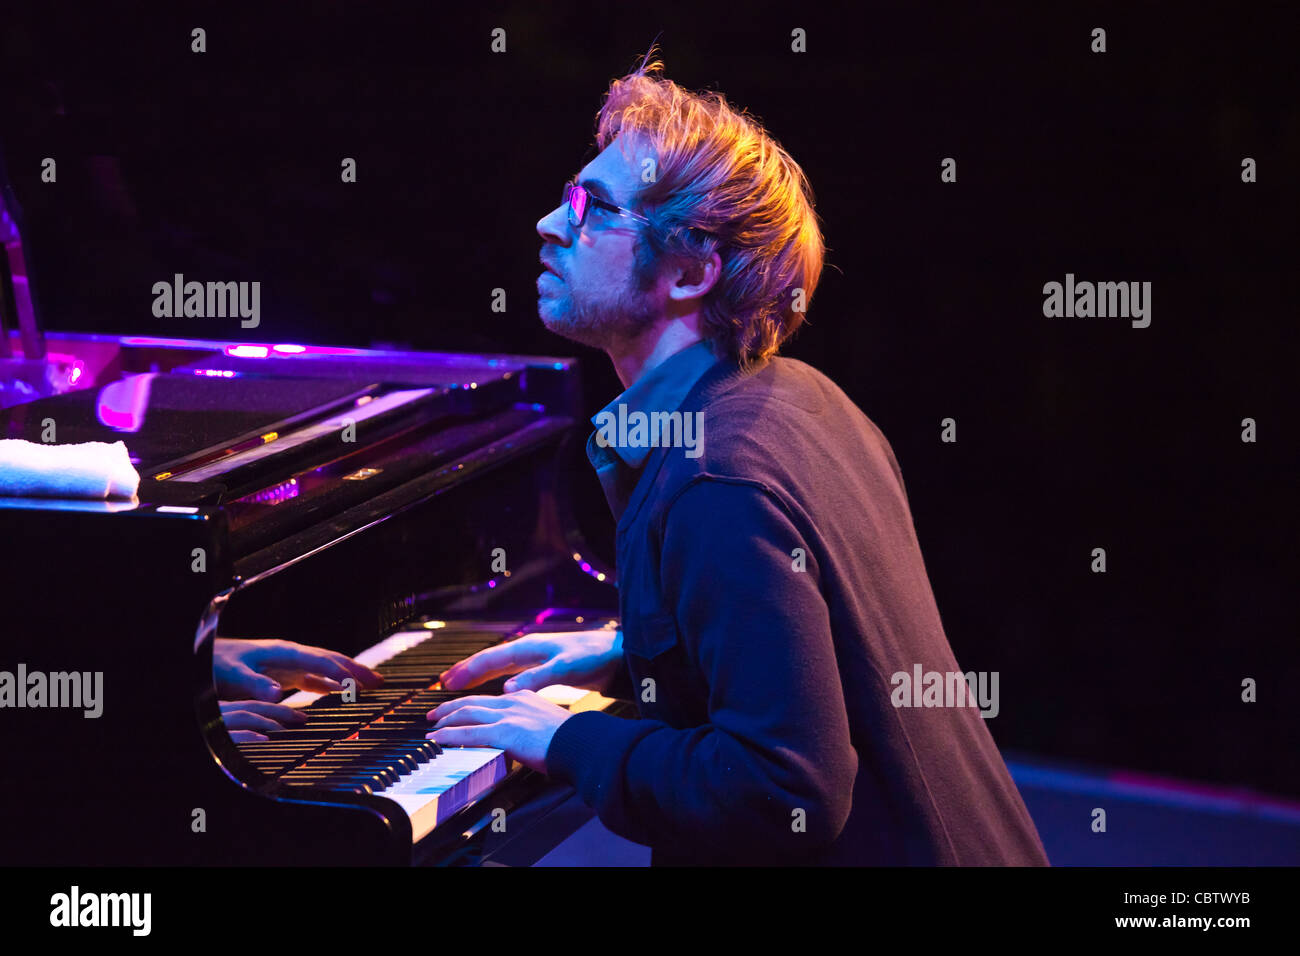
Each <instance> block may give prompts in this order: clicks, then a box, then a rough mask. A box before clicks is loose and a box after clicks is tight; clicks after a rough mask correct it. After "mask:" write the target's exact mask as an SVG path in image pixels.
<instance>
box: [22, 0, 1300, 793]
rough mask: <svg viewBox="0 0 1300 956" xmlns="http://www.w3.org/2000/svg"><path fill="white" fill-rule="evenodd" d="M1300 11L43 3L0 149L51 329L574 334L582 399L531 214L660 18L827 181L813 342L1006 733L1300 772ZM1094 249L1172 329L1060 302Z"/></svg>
mask: <svg viewBox="0 0 1300 956" xmlns="http://www.w3.org/2000/svg"><path fill="white" fill-rule="evenodd" d="M1288 6H1289V5H1277V6H1271V5H1261V4H1248V5H1234V6H1219V7H1214V6H1207V5H1205V4H1196V5H1195V6H1190V5H1183V4H1168V5H1164V6H1156V5H1139V6H1136V7H1135V6H1133V5H1126V6H1124V7H1116V8H1109V7H1099V6H1096V5H1089V6H1088V7H1087V8H1086V9H1085V8H1082V7H1080V8H1077V9H1073V10H1065V11H1062V10H1052V11H1044V10H1040V9H1035V8H1033V7H1030V6H1024V7H1019V8H1006V7H1002V6H1001V5H999V8H998V9H984V8H983V5H979V7H978V8H975V9H971V8H970V7H968V6H963V7H953V8H944V7H930V8H927V9H924V10H917V9H916V8H915V7H912V8H909V9H910V12H908V13H905V14H904V13H899V12H897V11H892V10H889V11H887V10H884V9H874V8H873V9H870V10H867V11H860V12H852V13H851V12H848V11H841V10H836V9H834V8H833V7H826V8H823V7H820V6H818V5H813V4H793V5H792V4H788V3H783V4H775V5H763V4H744V5H738V6H736V7H735V9H734V10H725V11H724V10H723V9H722V5H705V4H682V5H679V6H673V5H666V4H663V3H654V4H646V5H635V6H633V5H628V7H630V9H628V8H625V7H624V6H623V5H617V4H609V5H603V4H600V5H598V4H590V5H588V4H573V3H569V4H534V3H507V4H489V3H483V4H465V5H456V6H452V5H444V4H436V5H435V4H409V5H396V4H383V5H382V7H383V11H382V12H376V11H375V10H374V9H372V8H371V6H370V5H366V4H361V3H355V4H352V3H337V2H336V3H314V4H312V5H311V6H310V7H309V8H308V7H306V6H302V7H298V6H294V5H288V4H285V5H280V4H273V5H267V7H266V8H264V9H255V8H250V9H249V10H247V11H243V12H241V11H240V10H239V9H238V8H232V7H230V6H228V5H225V4H223V5H220V6H211V7H200V8H197V9H198V11H199V12H184V13H181V12H178V11H176V10H174V9H173V8H171V7H170V5H163V4H158V5H156V6H119V7H116V8H114V9H111V10H92V11H87V10H78V9H77V8H76V7H69V8H67V9H62V8H60V7H59V6H58V5H54V6H45V7H41V8H40V11H39V12H37V13H32V12H30V11H25V10H23V9H18V10H15V11H14V12H13V15H12V16H11V18H10V19H8V20H6V22H5V24H4V28H3V30H2V31H0V44H2V45H0V63H2V64H3V65H0V71H2V72H3V78H4V89H3V100H4V102H3V109H4V114H3V126H0V142H2V143H3V147H4V153H5V157H6V160H7V163H8V166H9V171H10V176H11V178H12V180H13V181H14V184H15V189H16V191H17V194H18V196H19V198H20V199H21V201H22V203H23V206H24V211H25V213H26V217H27V227H28V228H27V235H26V236H25V238H26V239H27V241H28V243H29V247H30V249H31V255H32V260H33V261H32V263H31V265H32V269H33V273H34V277H35V281H36V282H37V283H38V286H37V288H38V291H39V293H40V295H41V305H42V306H43V308H44V314H45V318H46V324H47V326H48V327H49V328H51V329H57V330H77V331H100V332H118V333H154V334H163V335H169V336H177V337H204V338H207V337H210V338H245V339H248V340H250V341H270V342H276V341H290V342H297V341H307V342H314V343H322V344H345V345H349V344H350V345H366V344H371V343H388V344H400V345H403V346H409V347H412V348H418V349H436V350H449V351H509V352H529V353H545V354H560V355H570V354H579V355H581V356H582V357H583V359H584V374H585V376H586V382H587V394H588V398H589V409H590V411H592V412H594V411H595V410H597V409H598V408H600V407H601V406H602V405H604V404H605V403H606V402H608V401H609V400H610V399H612V398H613V397H614V396H615V395H616V394H617V393H618V392H619V391H620V390H621V387H620V386H619V384H618V381H617V379H616V378H615V377H614V375H613V373H612V372H611V370H610V369H609V366H608V362H607V361H606V360H605V358H604V356H602V355H601V354H599V353H595V352H592V351H590V350H585V349H581V348H580V347H578V346H575V345H572V344H570V343H568V342H565V341H564V340H562V339H559V338H557V337H556V336H553V335H552V334H550V333H549V332H547V331H546V330H545V329H543V328H542V327H541V325H540V323H539V322H538V320H537V315H536V308H535V307H536V291H535V286H534V282H535V279H536V276H537V273H538V272H539V271H540V268H539V266H538V263H537V253H538V250H539V248H540V239H539V237H538V236H537V234H536V231H535V223H536V221H537V220H538V219H539V218H540V217H541V216H542V215H544V214H545V213H546V212H547V211H549V210H550V209H551V208H553V207H554V206H555V205H556V204H557V203H558V200H559V195H558V194H559V190H560V185H561V183H562V182H563V180H564V179H565V178H566V177H567V176H568V175H569V174H571V173H572V172H574V171H576V169H578V168H579V167H580V166H581V165H582V163H584V162H585V161H586V160H588V159H590V158H591V157H592V156H593V155H594V150H593V149H592V145H593V131H594V130H593V120H594V117H595V114H596V111H597V109H598V108H599V105H600V102H601V97H602V95H603V93H604V91H605V88H606V85H607V83H608V81H609V80H610V79H611V78H613V77H615V76H618V75H620V74H622V73H624V72H626V71H628V70H629V69H631V68H632V67H633V66H634V65H635V63H636V62H637V61H638V59H639V56H640V55H641V54H643V53H644V52H645V50H646V49H647V48H648V46H649V45H650V42H651V41H652V40H653V39H655V37H656V36H659V37H660V42H661V45H662V51H663V55H664V59H665V61H666V65H667V76H668V77H669V78H671V79H674V80H676V81H677V82H679V83H681V84H683V85H684V86H687V87H689V88H694V89H700V88H706V87H707V88H711V89H718V90H721V91H722V92H724V93H725V94H726V95H727V96H728V97H729V98H730V100H731V101H732V102H733V103H735V104H737V105H740V106H743V107H745V108H747V109H748V110H749V111H750V112H751V113H753V114H754V115H756V116H757V117H759V118H760V119H761V120H762V121H764V122H765V123H766V125H767V126H768V128H769V130H770V131H771V132H772V134H773V135H774V136H776V137H777V138H778V139H779V140H780V141H781V142H782V144H783V145H784V146H785V147H786V148H787V149H788V150H789V151H790V152H791V154H792V155H793V156H794V158H795V159H796V160H797V161H798V162H799V163H801V164H802V166H803V168H804V169H805V171H806V172H807V174H808V176H809V177H810V179H811V181H812V184H813V186H814V189H815V190H816V197H817V208H818V211H819V213H820V215H821V216H822V219H823V222H824V230H825V236H826V241H827V244H828V246H829V254H828V266H827V269H826V271H825V273H824V274H823V278H822V284H821V287H820V289H819V290H818V292H817V294H816V296H815V297H814V299H813V300H812V305H811V308H810V311H809V319H810V322H809V324H808V325H807V327H806V328H805V329H803V330H802V331H801V332H800V334H799V335H798V336H797V338H796V339H795V340H794V341H793V342H792V343H791V344H790V345H789V346H788V347H787V349H786V353H787V354H789V355H791V356H794V357H796V358H800V359H803V360H805V361H807V362H810V363H811V364H813V365H815V366H817V367H818V368H820V369H822V370H823V371H825V372H826V373H827V374H828V375H830V376H831V377H832V378H833V379H835V380H836V381H837V382H838V383H839V384H840V385H841V386H842V387H843V388H844V389H845V391H846V392H847V393H848V394H849V396H850V397H851V398H852V399H853V400H854V401H855V402H857V403H858V405H859V406H860V407H861V408H862V409H863V410H864V411H865V412H866V413H867V415H868V416H870V417H871V418H872V419H873V420H874V421H875V422H876V423H877V424H878V425H879V426H880V427H881V428H882V430H883V431H884V432H885V434H886V435H887V436H888V438H889V440H890V442H891V443H892V445H893V447H894V449H895V452H896V454H897V456H898V458H899V460H900V463H901V465H902V468H903V473H904V477H905V479H906V481H907V488H908V492H909V496H910V500H911V504H912V509H913V513H914V516H915V521H916V526H917V530H918V534H919V537H920V540H921V545H922V548H923V551H924V553H925V556H926V562H927V566H928V569H929V571H930V575H931V578H932V582H933V585H934V589H935V593H936V596H937V599H938V603H939V607H940V610H941V612H942V614H943V619H944V623H945V628H946V630H947V633H948V636H949V639H950V641H951V643H952V645H953V647H954V648H955V650H956V652H957V658H958V660H959V662H960V663H961V665H962V666H963V667H964V668H966V669H974V670H996V671H999V672H1000V675H1001V686H1000V691H1001V708H1002V709H1001V714H1000V715H999V716H998V717H997V718H996V719H995V720H993V721H992V722H991V724H990V729H991V730H992V731H993V734H994V736H995V737H996V739H997V740H998V743H999V744H1000V745H1001V746H1003V747H1004V748H1010V749H1014V750H1020V751H1027V752H1031V753H1035V754H1040V755H1043V756H1048V757H1054V758H1066V759H1068V760H1078V761H1085V762H1089V763H1096V764H1104V765H1110V766H1118V767H1128V768H1135V769H1140V770H1143V771H1147V772H1153V773H1167V774H1174V775H1179V776H1184V777H1190V778H1194V779H1199V780H1204V781H1213V782H1219V783H1226V784H1231V785H1241V786H1248V787H1256V788H1261V789H1264V790H1268V791H1274V792H1279V793H1291V794H1300V770H1298V764H1300V761H1297V759H1296V754H1297V752H1300V731H1298V730H1297V728H1298V726H1300V720H1297V716H1296V713H1297V712H1296V709H1295V707H1294V706H1293V704H1292V695H1293V694H1294V693H1295V691H1296V688H1297V687H1298V686H1300V666H1298V664H1297V662H1298V661H1300V655H1298V654H1297V652H1296V649H1295V645H1296V639H1297V636H1298V635H1300V627H1297V615H1296V610H1295V601H1294V597H1293V588H1294V585H1295V582H1296V580H1297V570H1300V561H1298V560H1297V551H1296V541H1297V521H1296V508H1295V491H1296V484H1297V483H1296V468H1295V464H1296V458H1295V454H1294V449H1295V448H1296V437H1297V436H1296V429H1295V421H1296V418H1295V413H1296V410H1297V409H1296V406H1295V403H1294V401H1293V399H1292V396H1293V394H1294V393H1293V378H1292V376H1293V372H1294V369H1295V366H1296V359H1297V355H1298V351H1297V335H1296V331H1295V322H1296V316H1297V311H1296V307H1295V298H1294V295H1295V282H1296V280H1295V275H1296V268H1295V262H1296V252H1297V243H1296V238H1297V237H1296V231H1297V227H1296V222H1297V211H1300V204H1298V203H1297V201H1296V200H1297V194H1296V185H1295V177H1296V175H1297V170H1298V169H1300V165H1298V164H1297V160H1298V159H1300V148H1298V147H1300V121H1298V119H1297V110H1296V92H1297V88H1298V85H1297V82H1296V80H1297V77H1296V56H1295V42H1296V37H1297V31H1296V27H1297V25H1298V23H1297V18H1296V15H1295V14H1294V13H1293V12H1290V11H1289V10H1288ZM195 26H202V27H204V28H205V29H206V30H207V44H208V48H207V52H206V53H204V54H201V55H198V54H194V53H191V52H190V35H189V32H190V30H191V28H193V27H195ZM498 26H500V27H503V28H505V30H506V31H507V52H506V53H504V54H493V53H492V52H490V46H489V44H490V32H491V30H492V29H493V28H494V27H498ZM1096 26H1100V27H1104V28H1105V29H1106V30H1107V35H1108V36H1107V40H1108V49H1109V52H1107V53H1105V54H1093V53H1091V52H1090V49H1089V48H1090V42H1091V41H1090V31H1091V29H1092V28H1093V27H1096ZM794 27H803V28H804V29H806V30H807V34H808V52H807V53H805V54H794V53H792V52H790V31H791V29H792V28H794ZM45 156H53V157H55V158H56V159H57V160H58V163H59V166H58V174H59V177H58V184H57V186H53V185H43V184H41V183H40V182H39V178H38V177H39V171H40V169H39V164H40V160H41V158H42V157H45ZM345 156H350V157H354V158H356V160H357V163H358V182H357V183H356V184H355V185H344V184H342V183H341V182H340V181H339V172H340V161H341V159H342V158H343V157H345ZM948 156H951V157H954V158H956V159H957V162H958V182H957V183H956V184H944V183H942V182H940V179H939V172H940V167H939V164H940V161H941V159H942V158H944V157H948ZM1246 156H1250V157H1253V158H1254V159H1255V160H1256V161H1257V162H1258V170H1259V171H1258V175H1259V182H1257V183H1255V184H1250V185H1247V184H1243V183H1242V182H1241V178H1240V173H1241V160H1242V158H1243V157H1246ZM175 272H182V273H185V274H186V275H187V277H193V278H199V279H214V278H216V279H221V280H259V281H261V282H262V324H261V327H260V328H258V329H256V330H252V331H249V332H243V331H241V330H239V329H238V323H237V322H236V321H230V320H225V322H224V324H223V320H220V319H155V318H154V317H153V316H152V314H151V305H152V301H153V296H152V292H151V287H152V285H153V283H154V282H156V281H159V280H167V281H170V279H171V277H172V275H173V273H175ZM1067 272H1073V273H1074V274H1075V275H1076V278H1077V279H1079V280H1089V281H1150V282H1152V283H1153V292H1152V322H1151V326H1150V327H1149V328H1146V329H1134V328H1132V327H1131V326H1130V323H1129V321H1128V320H1124V319H1100V318H1093V319H1047V318H1044V317H1043V314H1042V302H1043V294H1042V286H1043V284H1044V283H1045V282H1048V281H1057V282H1063V281H1064V278H1065V274H1066V273H1067ZM496 287H501V288H503V289H505V290H506V293H507V302H508V311H507V312H506V313H504V314H498V313H494V312H492V311H491V309H490V297H491V290H492V289H494V288H496ZM946 417H952V418H954V419H956V421H957V435H958V442H957V443H956V444H944V443H941V442H940V440H939V437H940V421H941V420H942V419H944V418H946ZM1245 417H1251V418H1254V419H1255V420H1256V421H1257V422H1258V430H1259V440H1258V442H1257V443H1256V444H1244V443H1242V442H1241V440H1240V432H1241V420H1242V419H1243V418H1245ZM815 466H816V464H815V463H810V467H815ZM574 481H575V482H578V483H580V485H581V486H582V487H583V488H584V489H585V491H586V496H587V499H588V501H589V502H590V503H591V505H592V510H591V514H592V515H598V517H597V518H595V519H593V520H598V521H600V520H603V521H604V522H605V523H606V525H607V524H608V518H607V515H605V514H604V513H603V511H602V510H601V509H603V508H604V503H603V500H602V499H601V498H600V496H599V492H598V491H597V486H596V484H595V481H594V479H593V478H592V476H591V475H590V474H589V473H587V471H586V470H585V469H583V468H582V467H581V466H577V467H575V472H574ZM605 532H606V533H608V528H607V527H606V528H605ZM1094 547H1104V548H1105V549H1106V553H1107V563H1108V570H1107V573H1105V574H1093V573H1091V572H1090V570H1089V566H1090V561H1091V556H1090V552H1091V549H1092V548H1094ZM1246 677H1251V678H1254V679H1255V680H1257V681H1258V684H1259V702H1258V703H1255V704H1245V703H1242V702H1241V700H1240V694H1241V687H1240V685H1241V681H1242V680H1243V678H1246ZM773 690H774V692H779V688H774V689H773Z"/></svg>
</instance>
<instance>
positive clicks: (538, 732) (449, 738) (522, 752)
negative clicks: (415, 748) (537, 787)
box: [426, 690, 573, 773]
mask: <svg viewBox="0 0 1300 956" xmlns="http://www.w3.org/2000/svg"><path fill="white" fill-rule="evenodd" d="M571 716H573V715H572V714H570V713H569V712H568V711H567V710H565V709H564V708H563V707H560V706H558V705H557V704H552V703H551V702H550V701H549V700H545V699H543V698H541V697H539V696H537V694H536V693H534V692H533V691H531V690H517V691H515V692H514V693H512V694H503V695H502V696H500V697H492V696H489V695H486V694H475V695H473V696H471V697H461V698H459V699H457V700H449V701H447V702H446V703H445V704H439V705H438V706H437V707H436V708H435V709H433V710H431V711H429V719H430V720H433V721H437V723H436V724H435V725H434V730H433V732H432V733H430V734H427V735H426V736H427V737H428V738H429V739H430V740H432V741H433V742H434V743H437V744H441V745H443V746H446V747H495V748H496V749H497V750H504V751H505V752H506V754H507V755H508V756H510V757H511V758H513V759H515V760H518V761H519V762H520V763H521V764H523V765H524V766H525V767H531V768H532V769H534V770H538V771H540V772H542V773H546V749H547V748H548V747H550V745H551V738H552V737H554V736H555V732H556V731H557V730H559V729H560V724H562V723H564V722H565V721H566V720H568V719H569V718H570V717H571Z"/></svg>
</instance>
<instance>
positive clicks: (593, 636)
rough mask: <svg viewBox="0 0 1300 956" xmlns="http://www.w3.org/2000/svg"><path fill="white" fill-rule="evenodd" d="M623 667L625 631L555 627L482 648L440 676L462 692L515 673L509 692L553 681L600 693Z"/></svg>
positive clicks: (546, 684)
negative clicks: (579, 629)
mask: <svg viewBox="0 0 1300 956" xmlns="http://www.w3.org/2000/svg"><path fill="white" fill-rule="evenodd" d="M622 666H623V632H622V631H616V630H612V629H608V628H602V629H600V630H595V631H552V632H547V633H538V634H528V635H526V636H524V637H520V638H517V639H515V640H513V641H507V642H506V643H504V644H497V645H495V646H493V647H489V648H488V649H487V650H484V651H479V652H478V653H477V654H474V655H473V656H471V657H467V658H465V659H464V660H463V661H460V662H459V663H456V664H453V665H452V666H451V667H449V668H448V669H447V670H446V671H444V672H443V674H442V676H441V680H442V686H443V687H446V688H447V689H448V690H462V689H464V688H467V687H477V686H478V685H479V684H482V683H483V682H484V681H489V680H493V679H495V678H497V677H505V676H506V675H507V674H516V675H518V676H516V677H513V678H511V679H510V680H508V681H506V684H505V689H506V691H507V692H509V691H515V690H541V689H542V688H543V687H548V686H550V685H551V684H568V685H569V686H571V687H581V688H584V689H586V690H595V691H601V690H604V689H605V688H606V687H608V686H609V683H610V681H611V680H613V679H614V676H615V675H616V674H617V673H618V669H619V668H620V667H622Z"/></svg>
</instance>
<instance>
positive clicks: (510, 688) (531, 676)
mask: <svg viewBox="0 0 1300 956" xmlns="http://www.w3.org/2000/svg"><path fill="white" fill-rule="evenodd" d="M558 670H559V666H558V665H557V664H556V663H555V662H554V661H547V662H546V663H545V664H543V665H542V666H541V667H534V668H531V669H529V670H526V671H523V672H521V673H519V674H516V675H515V676H514V677H512V678H510V679H509V680H508V681H506V682H505V684H504V687H505V691H506V693H507V694H511V693H514V692H515V691H517V690H541V689H542V688H543V687H550V686H551V685H552V684H563V683H564V681H563V680H561V679H560V677H559V675H558V674H557V673H556V671H558Z"/></svg>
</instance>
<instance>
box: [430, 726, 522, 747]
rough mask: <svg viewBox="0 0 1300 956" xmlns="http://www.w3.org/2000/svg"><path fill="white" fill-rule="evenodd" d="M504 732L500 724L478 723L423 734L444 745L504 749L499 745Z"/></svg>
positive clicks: (502, 739)
mask: <svg viewBox="0 0 1300 956" xmlns="http://www.w3.org/2000/svg"><path fill="white" fill-rule="evenodd" d="M505 734H506V731H505V729H504V728H503V727H502V726H501V725H500V724H478V725H476V726H473V727H443V728H441V729H439V730H435V731H433V732H432V733H428V734H425V736H426V737H428V738H429V739H430V740H432V741H433V742H434V743H436V744H441V745H442V746H444V747H496V748H497V749H498V750H505V749H506V748H505V747H503V746H501V744H502V743H504V742H505Z"/></svg>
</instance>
